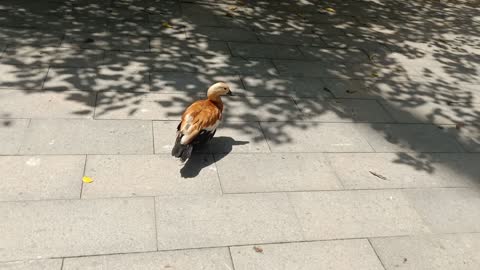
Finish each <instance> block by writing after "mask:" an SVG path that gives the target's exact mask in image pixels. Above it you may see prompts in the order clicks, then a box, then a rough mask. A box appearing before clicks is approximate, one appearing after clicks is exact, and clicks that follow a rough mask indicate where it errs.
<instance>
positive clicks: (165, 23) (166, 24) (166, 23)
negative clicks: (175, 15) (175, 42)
mask: <svg viewBox="0 0 480 270" xmlns="http://www.w3.org/2000/svg"><path fill="white" fill-rule="evenodd" d="M162 25H163V26H164V27H166V28H172V26H171V25H170V24H169V23H168V22H164V23H162Z"/></svg>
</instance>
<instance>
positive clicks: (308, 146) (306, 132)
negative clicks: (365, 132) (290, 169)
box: [261, 122, 373, 152]
mask: <svg viewBox="0 0 480 270" xmlns="http://www.w3.org/2000/svg"><path fill="white" fill-rule="evenodd" d="M261 126H262V129H263V131H264V133H265V137H266V138H267V141H268V143H269V146H270V148H271V149H272V151H273V152H373V149H372V147H371V146H370V144H369V142H368V141H367V140H365V139H364V137H363V136H362V135H361V133H359V132H358V130H357V127H356V125H354V124H349V123H293V122H270V123H267V122H262V123H261ZM319 138H322V139H319Z"/></svg>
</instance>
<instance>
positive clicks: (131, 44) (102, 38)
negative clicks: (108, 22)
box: [61, 32, 149, 51]
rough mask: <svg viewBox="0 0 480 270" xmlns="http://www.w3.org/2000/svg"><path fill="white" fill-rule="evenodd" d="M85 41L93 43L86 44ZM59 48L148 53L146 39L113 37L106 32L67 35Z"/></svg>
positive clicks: (123, 36)
mask: <svg viewBox="0 0 480 270" xmlns="http://www.w3.org/2000/svg"><path fill="white" fill-rule="evenodd" d="M87 40H93V41H92V42H88V41H87ZM61 46H62V47H68V48H82V49H90V48H94V49H104V50H124V51H148V49H149V41H148V38H147V37H140V36H129V35H113V34H111V33H108V32H97V33H81V34H80V33H68V34H67V35H66V36H65V38H64V40H63V41H62V45H61Z"/></svg>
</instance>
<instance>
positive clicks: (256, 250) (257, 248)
mask: <svg viewBox="0 0 480 270" xmlns="http://www.w3.org/2000/svg"><path fill="white" fill-rule="evenodd" d="M253 250H255V252H257V253H263V248H261V247H257V246H254V247H253Z"/></svg>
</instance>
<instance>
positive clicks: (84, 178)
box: [82, 176, 93, 183]
mask: <svg viewBox="0 0 480 270" xmlns="http://www.w3.org/2000/svg"><path fill="white" fill-rule="evenodd" d="M82 181H83V182H84V183H92V182H93V179H92V178H90V177H88V176H84V177H83V178H82Z"/></svg>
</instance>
